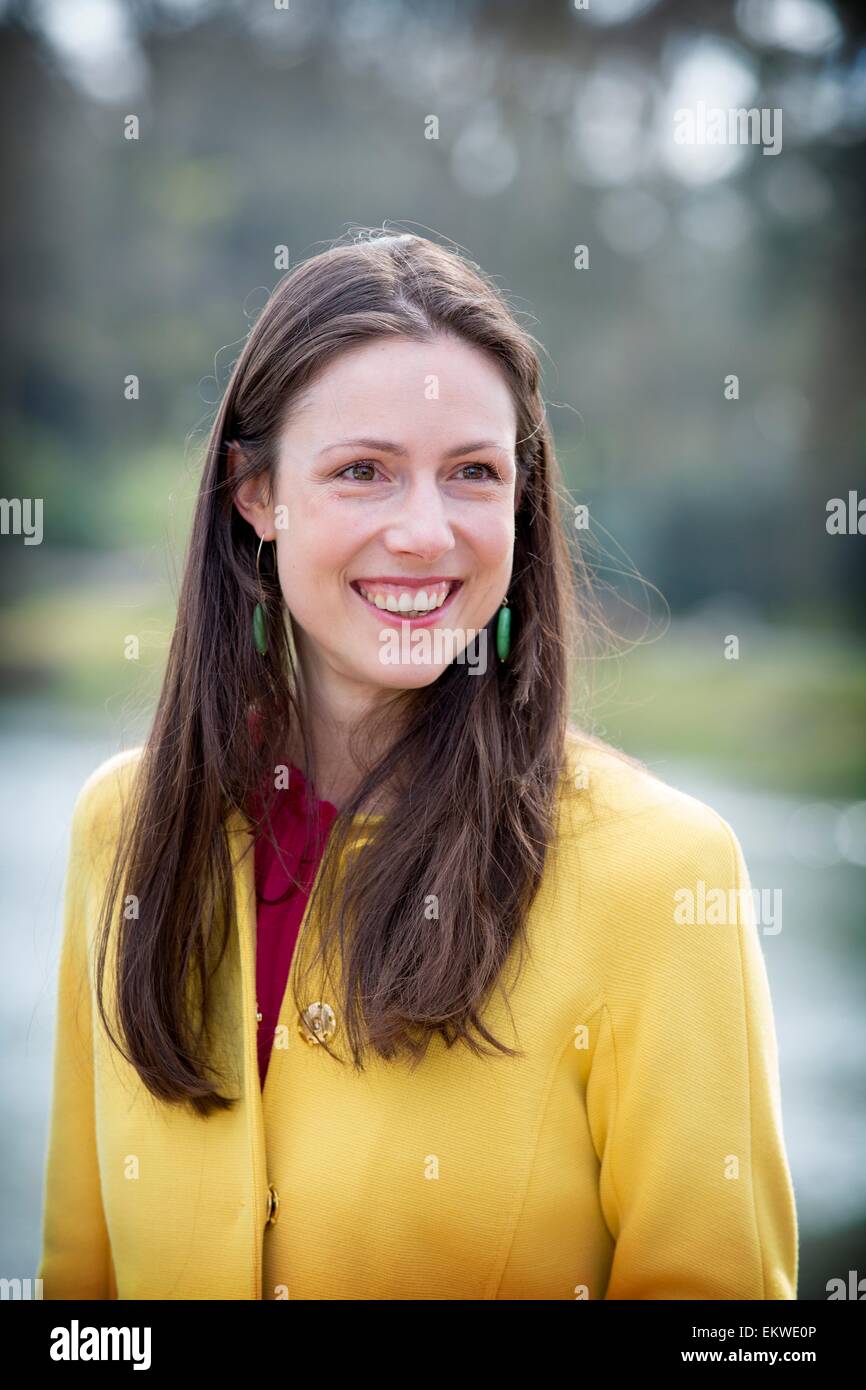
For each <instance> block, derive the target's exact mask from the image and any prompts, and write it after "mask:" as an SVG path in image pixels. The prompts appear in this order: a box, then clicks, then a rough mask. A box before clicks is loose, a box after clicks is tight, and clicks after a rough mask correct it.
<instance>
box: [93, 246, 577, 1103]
mask: <svg viewBox="0 0 866 1390" xmlns="http://www.w3.org/2000/svg"><path fill="white" fill-rule="evenodd" d="M443 332H444V333H448V334H452V335H457V336H458V337H459V338H461V339H463V340H464V341H465V342H466V343H468V344H470V345H473V346H474V347H476V348H477V349H479V350H481V351H483V352H485V353H487V354H489V356H490V357H491V358H492V359H493V360H494V361H495V362H496V363H497V364H498V366H499V368H500V370H501V372H502V373H503V374H504V376H505V378H506V380H507V382H508V384H509V387H510V389H511V391H512V394H513V399H514V402H515V405H516V410H517V438H516V462H517V473H518V477H517V486H516V510H515V547H514V563H513V572H512V581H511V585H510V588H509V602H510V604H511V607H512V610H513V613H514V627H513V632H512V652H511V656H510V659H509V660H508V662H507V663H504V664H503V663H501V662H498V661H496V660H495V659H494V660H491V661H489V662H488V663H487V669H486V671H485V672H484V673H483V674H477V673H476V674H470V667H469V665H468V664H467V663H465V662H459V661H455V662H452V663H451V664H449V665H448V666H446V668H445V670H444V671H443V672H442V673H441V675H440V676H439V677H438V679H436V680H435V681H433V682H432V683H431V684H429V685H428V686H425V687H423V688H420V689H417V690H411V691H400V692H396V693H395V694H393V695H392V696H391V697H390V698H389V699H388V700H387V701H386V702H384V703H383V707H382V710H381V714H380V716H379V717H378V718H377V720H376V721H375V726H374V727H366V728H365V729H364V730H363V737H364V738H367V739H368V740H369V742H368V744H367V745H365V746H366V747H372V746H374V741H375V735H376V733H380V734H381V732H382V731H383V730H385V729H386V728H387V730H389V731H390V739H389V740H388V741H387V744H380V745H379V746H380V747H382V746H386V747H387V751H386V752H385V753H384V754H383V755H382V754H377V755H376V756H375V757H372V758H370V757H368V758H367V759H366V761H365V762H363V763H362V764H359V766H361V765H363V767H364V768H365V769H366V772H365V775H364V776H363V780H361V781H360V783H359V785H358V787H357V790H356V792H355V794H354V796H353V797H352V799H351V800H350V802H349V803H348V804H347V805H345V806H344V807H343V808H342V810H341V813H340V815H339V816H338V817H337V819H336V821H335V822H334V824H333V826H332V828H331V832H330V835H329V838H328V842H327V847H326V852H325V858H324V861H323V864H322V867H321V870H320V874H319V878H318V881H317V884H316V888H315V892H314V894H313V897H312V899H311V902H310V908H309V913H310V917H309V920H310V921H312V920H313V918H315V920H316V923H317V925H318V931H317V933H316V934H315V936H314V934H313V933H310V932H308V931H306V930H305V932H304V933H303V939H304V940H306V939H308V938H311V937H314V941H315V945H316V955H315V960H316V961H319V960H321V961H322V962H325V964H326V966H327V968H330V962H331V961H332V959H333V957H334V956H335V955H336V957H337V959H338V960H339V964H340V969H341V981H340V986H339V991H340V992H339V994H338V995H334V996H332V997H334V998H340V999H341V1004H340V1013H339V1018H340V1032H341V1037H342V1036H345V1037H346V1039H347V1040H348V1045H349V1049H350V1051H351V1056H352V1060H353V1063H354V1065H355V1066H356V1067H358V1068H361V1067H362V1065H363V1056H364V1053H365V1051H366V1049H367V1048H368V1047H371V1048H373V1049H374V1050H375V1051H376V1052H377V1053H378V1054H379V1055H380V1056H382V1057H385V1058H392V1057H394V1056H395V1055H396V1054H398V1053H405V1054H406V1055H407V1056H408V1057H409V1058H410V1059H411V1060H412V1061H413V1064H416V1063H417V1061H418V1060H420V1058H421V1057H422V1056H423V1055H424V1053H425V1052H426V1050H427V1046H428V1045H429V1042H430V1040H431V1038H432V1036H433V1034H435V1033H439V1034H441V1036H442V1038H443V1039H444V1040H445V1042H446V1044H447V1045H448V1046H451V1045H452V1044H453V1043H454V1042H457V1041H462V1042H463V1043H464V1044H465V1045H466V1046H468V1047H470V1048H471V1049H472V1050H473V1052H475V1053H476V1054H478V1055H480V1054H482V1053H483V1051H484V1049H483V1047H482V1046H481V1044H480V1042H479V1039H480V1040H482V1041H483V1042H484V1043H486V1044H489V1045H490V1047H492V1048H494V1049H498V1050H499V1051H500V1052H503V1053H507V1054H508V1055H515V1054H514V1052H513V1050H512V1049H511V1048H509V1047H506V1046H505V1044H504V1043H501V1042H500V1041H498V1040H497V1039H496V1038H494V1037H493V1035H492V1034H491V1033H490V1032H489V1031H488V1029H487V1028H486V1027H485V1024H484V1022H483V1020H482V1017H481V1014H482V1010H483V1006H484V1004H485V1001H486V1000H487V998H488V996H489V995H490V993H491V991H492V989H493V988H494V986H496V985H497V983H498V982H499V981H500V976H501V974H502V971H503V966H504V964H505V961H506V958H507V957H508V956H509V953H510V952H511V949H512V947H513V946H514V945H515V943H518V942H519V943H520V947H521V954H522V950H523V947H524V946H525V944H526V943H525V939H524V924H525V920H526V915H527V911H528V909H529V907H530V905H531V903H532V901H533V899H534V897H535V895H536V893H537V891H538V888H539V885H540V881H541V877H542V872H543V869H544V864H545V859H546V856H547V852H548V849H549V847H550V846H551V844H552V841H553V837H554V835H555V830H556V817H557V803H558V796H559V791H560V787H561V784H562V779H563V776H564V768H565V763H564V749H565V740H566V731H567V728H568V716H569V694H568V676H569V663H570V660H571V659H572V658H573V657H574V656H575V655H577V654H578V653H579V650H580V644H581V638H580V630H579V629H580V623H579V615H580V611H581V607H580V604H579V602H578V601H577V599H578V588H579V584H580V583H581V582H584V581H585V574H581V573H580V569H581V560H580V555H579V552H578V551H577V548H576V543H574V542H573V541H572V543H573V544H574V549H575V553H574V554H573V555H572V553H571V550H572V545H571V544H570V543H569V540H568V539H567V534H566V530H565V527H564V524H563V516H562V508H561V505H560V499H561V497H563V496H564V488H563V486H562V483H561V479H560V475H559V470H558V465H557V463H556V459H555V456H554V449H553V443H552V437H551V433H550V430H549V426H548V422H547V417H546V413H545V408H544V402H543V400H542V396H541V393H540V366H539V360H538V356H537V353H536V345H537V344H536V339H534V338H533V337H532V335H531V334H530V333H529V332H528V331H527V330H526V329H525V328H524V327H522V326H521V325H520V324H519V323H518V321H517V319H516V317H515V315H514V314H513V312H512V310H511V308H510V307H509V305H508V303H507V301H506V299H505V297H504V295H503V294H502V292H501V291H500V290H499V289H498V287H497V286H496V285H495V284H494V283H493V282H492V281H491V280H490V279H489V278H488V277H487V276H486V275H484V274H483V273H482V272H481V270H480V269H479V267H478V266H476V265H474V264H473V263H471V262H469V261H468V260H467V259H465V257H464V256H463V255H462V254H460V253H458V252H457V251H454V250H451V249H450V248H446V247H443V246H442V245H439V244H437V243H435V242H433V241H431V240H428V239H427V238H424V237H421V236H415V235H406V234H403V235H397V236H393V235H389V236H383V235H380V234H379V233H378V232H377V231H375V230H373V229H362V232H361V234H360V235H358V234H357V231H355V232H353V233H347V234H346V239H344V240H343V241H342V242H338V243H335V244H334V245H332V246H330V247H329V248H328V249H327V250H326V251H323V252H321V253H320V254H318V255H315V256H313V257H311V258H310V259H309V260H307V261H305V262H303V263H301V264H299V265H298V266H296V267H295V268H294V269H293V270H291V271H290V272H289V273H288V274H287V275H286V276H285V277H284V278H283V279H282V281H281V282H280V283H279V284H278V285H277V287H276V289H275V290H274V291H273V293H272V295H271V297H270V299H269V301H268V303H267V305H266V306H265V308H264V310H263V312H262V313H261V315H260V317H259V318H258V320H257V322H256V323H255V325H254V327H253V328H252V330H251V332H250V334H249V336H248V338H247V340H246V343H245V346H244V348H243V351H242V352H241V354H240V356H239V358H238V360H237V362H236V364H235V366H234V369H233V371H232V374H231V379H230V381H229V383H228V386H227V388H226V391H225V395H224V398H223V400H222V403H221V405H220V406H219V409H218V412H217V415H216V419H215V420H214V423H213V426H212V429H211V433H210V438H209V442H208V446H207V453H206V458H205V463H204V470H203V476H202V480H201V487H200V490H199V494H198V499H197V504H196V508H195V515H194V521H193V526H192V532H191V537H190V541H189V546H188V552H187V556H186V562H185V569H184V574H183V579H182V585H181V591H180V596H179V605H178V614H177V623H176V627H175V630H174V634H173V638H172V642H171V647H170V651H169V656H168V663H167V669H166V673H165V677H164V683H163V686H162V691H161V694H160V698H159V702H158V706H157V709H156V714H155V717H154V721H153V725H152V729H151V732H150V735H149V737H148V739H147V742H146V744H145V746H144V749H143V751H142V754H141V758H140V762H139V764H138V768H137V773H136V788H135V798H134V803H135V804H134V807H133V808H132V810H133V814H132V816H131V820H130V823H129V826H128V833H124V834H122V835H120V836H119V839H118V846H117V852H116V855H115V858H114V863H113V866H112V870H111V873H110V877H109V883H108V891H107V893H106V897H105V900H104V907H103V917H102V920H101V935H100V942H99V951H98V965H99V970H98V975H99V980H98V1003H99V1011H100V1016H101V1018H102V1020H103V1023H104V1025H105V1027H106V1029H107V1030H108V1032H109V1035H110V1036H111V1038H112V1042H113V1043H114V1044H115V1046H117V1047H118V1048H119V1049H120V1050H121V1051H122V1052H123V1054H124V1056H126V1058H127V1060H128V1061H129V1062H130V1063H131V1064H132V1065H133V1066H134V1067H135V1069H136V1070H137V1072H138V1074H139V1076H140V1077H141V1079H142V1081H143V1082H144V1083H145V1085H146V1086H147V1087H148V1089H149V1090H150V1091H151V1092H152V1093H153V1094H154V1095H155V1096H156V1097H158V1098H159V1099H161V1100H164V1101H168V1102H186V1103H189V1104H191V1105H192V1106H193V1108H194V1109H195V1110H196V1111H197V1112H198V1113H199V1114H202V1115H206V1114H208V1113H210V1112H211V1111H212V1110H213V1109H215V1108H216V1107H228V1106H230V1105H231V1104H232V1103H233V1098H232V1097H226V1096H224V1095H222V1094H220V1092H219V1090H218V1089H217V1086H216V1084H215V1074H216V1075H218V1074H219V1073H218V1070H217V1069H214V1070H209V1067H210V1066H211V1064H212V1062H213V1057H212V1056H211V1057H209V1056H208V1040H210V1039H211V1024H212V1020H211V1018H210V1014H211V1010H210V1007H209V1005H210V997H209V995H210V989H211V984H212V980H213V973H214V971H215V969H216V966H217V965H218V963H219V961H220V960H221V959H222V956H223V953H224V950H225V948H226V945H227V942H228V939H229V934H230V932H231V930H232V928H233V926H235V903H234V894H233V886H232V885H233V880H232V859H231V853H230V846H229V844H228V836H227V833H226V817H227V815H228V814H229V813H230V812H237V811H240V812H242V813H243V814H244V815H245V816H246V817H247V820H248V822H249V825H250V829H251V830H252V831H253V832H254V833H255V834H259V833H264V831H265V827H266V825H267V826H269V825H270V810H271V808H272V806H273V803H274V797H275V796H279V792H274V781H275V778H274V770H275V769H276V768H278V767H282V766H284V765H285V761H286V757H285V753H286V748H287V740H288V735H289V731H294V732H295V734H296V735H297V738H298V739H299V740H301V741H302V744H303V748H304V753H305V759H306V767H307V773H308V777H309V779H310V780H311V783H312V785H315V768H314V766H313V759H312V748H311V747H310V744H309V738H308V732H307V728H306V721H305V719H304V701H303V691H302V689H301V684H300V682H299V671H298V667H297V662H296V659H295V654H294V650H293V642H292V639H291V632H290V627H291V621H290V616H289V619H288V621H286V614H285V603H284V600H283V597H282V593H281V589H280V585H279V580H278V577H277V575H276V573H275V572H274V567H273V562H272V561H269V551H270V547H267V546H266V547H264V549H263V553H262V560H261V584H262V585H263V587H264V595H265V602H266V611H267V621H268V630H269V635H270V640H269V644H268V651H267V656H266V657H262V656H260V655H259V653H258V652H257V651H256V650H255V648H254V645H253V642H252V640H251V614H252V610H253V606H254V605H255V603H256V600H257V599H258V597H259V592H260V591H259V576H258V575H257V571H256V552H257V548H258V546H257V541H258V537H257V536H256V534H255V532H254V530H253V528H252V527H251V526H250V525H249V524H248V523H247V522H246V521H245V520H244V519H243V517H242V516H241V514H240V513H239V511H238V509H237V507H236V506H235V505H234V504H233V496H234V492H235V489H236V488H237V487H238V486H240V485H241V484H242V483H243V482H244V481H245V480H246V479H248V478H252V477H258V476H260V475H266V476H267V478H268V480H269V481H270V482H273V479H274V474H275V468H276V461H277V439H278V434H279V432H280V429H281V427H282V424H283V422H284V420H285V418H286V412H287V410H288V408H289V407H290V405H291V402H292V400H293V398H294V397H295V395H296V394H297V393H298V392H299V391H301V390H302V388H304V387H305V386H306V385H307V384H308V383H310V382H311V380H312V379H313V377H314V376H315V375H316V374H318V373H319V372H321V371H322V369H323V368H324V367H325V366H326V364H327V363H328V362H330V361H331V360H332V359H333V358H335V357H336V356H337V354H339V353H340V352H341V351H343V350H344V349H346V348H348V347H350V346H353V345H355V344H358V343H360V342H362V341H366V340H370V339H375V338H382V337H402V338H406V339H411V340H414V341H420V342H425V341H430V340H431V339H432V338H434V337H435V336H437V335H439V334H441V333H443ZM233 441H234V442H236V443H237V445H238V448H239V451H240V457H241V459H242V463H241V467H240V468H239V469H238V470H237V471H235V472H232V470H230V468H229V466H228V462H227V445H228V444H229V443H231V442H233ZM573 561H574V562H575V563H576V566H577V568H573V564H572V562H573ZM492 626H493V622H491V625H490V627H491V629H492ZM488 637H489V639H490V641H489V647H488V649H489V650H490V651H491V652H492V651H493V650H494V642H493V637H492V631H490V632H488ZM355 737H356V738H357V740H358V742H359V744H360V742H361V740H362V731H361V730H357V731H356V734H355ZM359 756H361V758H362V759H363V758H364V757H365V756H366V755H365V754H364V753H360V754H359ZM257 789H258V790H263V791H268V789H270V791H269V792H268V794H267V795H265V796H264V798H263V801H262V803H261V804H262V806H263V812H262V815H261V816H259V817H255V816H251V815H250V809H249V808H250V796H251V793H253V792H255V791H257ZM386 789H387V809H386V810H385V811H384V813H380V812H379V811H378V809H376V810H375V812H374V814H373V815H370V813H371V810H373V808H378V807H379V806H382V805H386V802H385V801H384V800H383V799H382V797H383V793H385V792H386ZM271 793H273V795H271ZM359 818H360V820H361V821H362V823H363V825H364V830H365V834H366V835H367V840H366V842H365V843H364V842H362V843H361V844H360V845H357V846H356V847H355V849H354V851H353V852H352V853H351V854H346V853H345V849H346V845H347V843H348V841H349V838H350V836H351V834H352V832H353V830H354V831H355V832H357V825H358V821H359ZM252 844H253V839H252V836H251V837H250V848H251V847H252ZM121 882H123V885H124V887H123V891H124V894H125V895H128V894H134V895H135V898H136V900H137V903H138V913H139V915H138V917H137V919H136V920H135V921H134V922H129V921H126V920H121V921H120V922H119V926H118V938H117V950H116V964H115V977H114V978H115V985H116V988H115V998H116V1005H117V1020H118V1024H119V1028H120V1030H121V1031H122V1033H123V1040H124V1042H125V1047H124V1046H123V1044H122V1043H121V1041H119V1040H118V1039H117V1038H116V1037H115V1036H114V1034H113V1032H112V1029H111V1025H110V1023H109V1020H108V1018H107V1014H106V1009H105V1004H104V997H103V991H104V975H105V962H106V956H107V952H108V949H109V934H110V925H111V920H112V917H113V914H114V904H115V902H116V898H117V894H118V892H119V891H120V885H121ZM431 902H435V903H436V912H435V913H434V914H431V913H430V912H429V911H428V910H426V908H427V905H428V904H430V903H431ZM298 949H300V943H299V947H298ZM313 964H315V961H313V962H310V964H309V965H308V967H307V968H308V970H309V969H311V968H312V966H313ZM298 975H299V977H300V976H301V971H300V969H299V970H298ZM309 997H318V996H315V995H313V996H309ZM295 1002H296V1004H297V1005H298V1007H299V1008H300V1007H301V1001H300V998H299V997H298V992H297V990H296V998H295ZM474 1034H477V1035H478V1037H477V1038H476V1037H475V1036H474ZM324 1045H325V1046H326V1047H328V1044H327V1043H326V1044H324ZM329 1050H331V1049H330V1048H329ZM332 1056H334V1057H335V1059H336V1060H338V1061H339V1060H343V1059H341V1058H340V1057H338V1056H337V1054H336V1052H333V1051H332Z"/></svg>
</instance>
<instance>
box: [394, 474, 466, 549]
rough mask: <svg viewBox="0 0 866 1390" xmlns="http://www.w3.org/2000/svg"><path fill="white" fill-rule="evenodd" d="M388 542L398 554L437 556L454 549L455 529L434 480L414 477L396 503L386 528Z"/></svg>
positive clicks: (444, 500)
mask: <svg viewBox="0 0 866 1390" xmlns="http://www.w3.org/2000/svg"><path fill="white" fill-rule="evenodd" d="M384 541H385V545H386V547H387V549H388V550H389V551H391V553H392V554H394V555H400V554H403V555H408V554H411V555H418V556H420V557H421V558H422V559H424V560H435V559H437V558H438V557H439V556H440V555H444V554H445V553H446V551H449V550H453V549H454V545H455V541H454V532H453V529H452V526H451V522H450V520H449V517H448V514H447V508H446V499H444V498H443V497H442V494H441V493H440V491H439V488H438V487H437V485H436V483H435V481H434V480H432V479H429V480H425V479H423V478H414V479H413V480H412V482H411V483H409V484H407V486H406V488H405V489H403V491H402V493H401V496H400V499H399V501H398V502H396V503H395V506H394V514H393V516H392V517H391V518H390V519H389V522H388V525H387V527H386V528H385V537H384Z"/></svg>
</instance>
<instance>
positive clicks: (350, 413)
mask: <svg viewBox="0 0 866 1390" xmlns="http://www.w3.org/2000/svg"><path fill="white" fill-rule="evenodd" d="M395 418H397V419H399V421H400V422H401V424H402V425H403V427H404V429H406V430H410V431H413V432H415V431H421V430H423V431H427V430H430V429H435V430H437V432H443V431H445V432H447V433H449V434H451V433H461V434H465V432H466V430H467V428H470V429H471V428H472V427H474V429H475V433H476V434H477V433H485V432H487V433H492V436H495V437H496V438H497V439H498V440H499V441H500V443H501V444H502V445H503V446H505V447H509V448H510V447H513V444H514V437H515V431H516V427H517V411H516V407H515V403H514V398H513V395H512V392H511V388H510V386H509V384H508V381H507V379H506V377H505V374H504V372H503V371H502V370H501V368H500V367H499V366H498V365H497V363H496V362H495V361H494V360H493V358H492V357H491V356H489V355H488V354H487V353H485V352H483V351H482V350H481V349H479V348H476V347H474V346H473V345H471V344H469V343H466V342H464V341H463V340H461V339H457V338H453V337H450V336H448V337H445V336H440V337H437V338H436V339H434V340H431V341H430V342H416V341H414V340H412V339H406V338H383V339H375V340H372V341H369V342H364V343H360V344H356V345H354V346H353V347H351V348H348V349H346V350H345V351H344V352H341V353H340V354H339V355H338V356H337V357H336V358H334V359H333V360H332V361H330V362H329V363H328V364H327V365H326V366H325V367H323V368H322V370H321V372H319V373H318V374H317V376H316V377H315V379H314V380H313V381H312V382H310V383H309V384H308V385H307V386H306V387H304V388H303V390H302V391H301V392H300V393H299V394H298V395H297V396H296V397H295V398H294V399H293V401H292V402H291V404H290V406H289V408H288V410H287V413H286V417H285V422H284V432H285V433H287V434H293V433H298V434H307V433H310V432H318V431H319V430H322V429H329V430H333V429H337V430H340V429H342V430H343V432H344V433H346V432H348V427H350V428H351V429H352V430H353V431H357V430H359V429H360V430H370V431H373V430H376V429H378V430H379V431H380V432H381V428H382V425H383V424H384V423H386V422H387V421H390V422H393V421H394V419H395ZM479 426H480V427H482V428H481V429H479ZM484 427H486V429H485V428H484Z"/></svg>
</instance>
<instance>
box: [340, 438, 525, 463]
mask: <svg viewBox="0 0 866 1390" xmlns="http://www.w3.org/2000/svg"><path fill="white" fill-rule="evenodd" d="M348 445H352V446H354V447H360V448H362V449H375V450H376V451H377V453H380V454H396V455H397V456H398V457H399V458H408V457H409V450H408V449H407V448H405V446H404V445H402V444H397V443H395V442H394V440H392V439H370V438H368V437H366V436H364V437H363V438H361V439H338V440H336V441H335V442H334V443H333V444H327V445H326V446H325V448H324V449H320V450H319V453H320V454H327V453H329V452H330V451H331V450H332V449H344V448H346V447H347V446H348ZM480 449H498V450H499V451H500V452H501V453H504V454H510V452H511V451H510V450H509V449H506V448H505V447H504V445H502V444H499V443H498V442H497V440H495V439H475V440H471V441H470V442H469V443H468V444H458V445H457V446H456V448H454V449H446V451H445V453H444V454H443V458H447V459H451V458H459V457H460V455H461V454H472V453H475V452H476V451H477V450H480Z"/></svg>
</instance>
